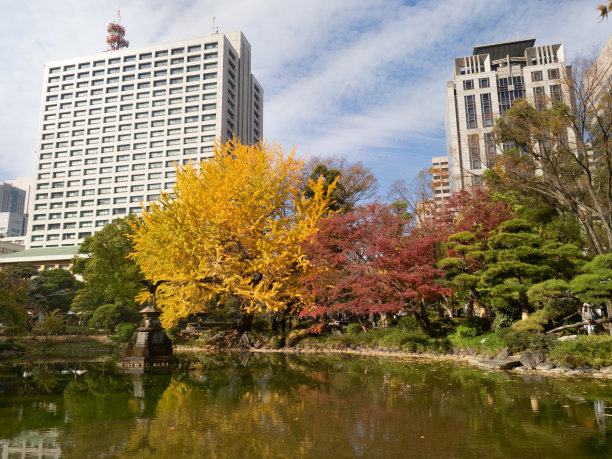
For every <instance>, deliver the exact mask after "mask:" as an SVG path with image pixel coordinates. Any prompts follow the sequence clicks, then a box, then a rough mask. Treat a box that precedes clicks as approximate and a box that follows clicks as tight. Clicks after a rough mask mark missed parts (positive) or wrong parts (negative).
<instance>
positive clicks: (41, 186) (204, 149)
mask: <svg viewBox="0 0 612 459" xmlns="http://www.w3.org/2000/svg"><path fill="white" fill-rule="evenodd" d="M213 148H214V147H213V146H212V145H208V146H204V147H201V148H200V152H201V153H211V152H212V151H213ZM197 153H198V149H197V148H196V147H192V148H185V149H183V154H184V155H193V154H197ZM180 154H181V150H179V149H175V150H166V152H165V156H167V157H171V156H179V155H180ZM163 156H164V152H163V151H157V152H151V153H149V157H150V158H157V157H163ZM105 159H106V158H105ZM80 161H81V160H75V161H70V162H68V161H58V162H55V163H53V168H54V169H59V168H63V167H67V166H68V167H79V166H80V165H81V162H80ZM100 162H101V163H104V162H114V161H100ZM171 163H172V162H170V166H172V164H171ZM88 164H90V163H88ZM91 164H95V162H93V161H92V162H91ZM148 164H149V166H148V169H157V168H159V167H163V165H162V163H161V162H158V161H155V162H150V163H148ZM51 165H52V164H51V163H40V164H39V169H40V170H45V169H51ZM86 165H87V164H86ZM170 166H169V165H168V164H166V167H170ZM140 169H147V163H135V164H131V165H130V164H126V165H119V166H115V172H125V171H129V170H132V171H135V170H140ZM112 172H113V168H112V167H111V166H107V167H100V168H99V169H98V168H91V169H82V170H81V169H73V170H69V171H68V173H67V176H68V177H78V176H80V175H94V174H96V173H100V174H109V173H112ZM59 174H60V173H59V172H57V171H56V172H54V178H60V177H61V176H60V175H59ZM39 177H44V173H40V174H39ZM42 180H44V178H42ZM37 186H39V188H38V189H45V188H48V186H45V184H43V183H40V184H38V185H37ZM68 186H76V184H72V185H70V184H69V185H68ZM58 187H60V185H58V186H56V187H52V188H58Z"/></svg>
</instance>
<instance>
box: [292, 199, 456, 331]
mask: <svg viewBox="0 0 612 459" xmlns="http://www.w3.org/2000/svg"><path fill="white" fill-rule="evenodd" d="M438 240H439V236H437V235H435V234H433V233H432V234H428V233H423V232H420V233H419V232H417V233H410V228H409V225H408V221H407V220H405V219H403V218H402V217H401V216H399V215H397V214H396V213H394V212H393V210H392V209H391V208H390V207H388V206H385V205H382V204H378V203H374V204H370V205H368V206H365V207H360V208H357V209H355V210H353V211H351V212H349V213H346V214H342V215H334V216H332V217H330V218H328V219H325V220H323V221H321V223H320V229H319V231H318V232H317V233H316V234H315V235H314V236H313V237H312V238H311V239H310V240H309V241H308V242H307V243H306V244H305V251H306V254H307V256H308V257H309V259H310V260H311V262H312V264H313V266H314V267H315V268H316V274H313V275H311V276H309V277H307V278H306V280H305V290H306V293H307V298H309V300H310V303H311V305H310V306H309V307H307V308H306V309H304V310H303V311H302V314H301V315H302V316H315V317H318V316H322V315H324V314H330V313H337V312H347V313H350V314H352V315H355V316H356V317H357V319H358V320H359V322H360V323H361V324H362V326H363V325H364V318H365V316H366V315H367V314H370V313H380V314H381V316H382V317H383V318H386V314H387V313H397V312H399V311H400V310H404V311H406V312H408V313H410V314H412V315H413V316H414V317H415V319H416V321H417V323H418V325H419V327H420V328H421V329H422V330H423V331H424V332H425V333H429V327H430V322H429V318H428V315H427V311H426V307H427V304H428V302H430V301H432V300H435V299H437V298H440V297H441V296H444V295H450V294H452V291H451V290H450V289H449V288H445V287H442V286H441V285H439V283H438V280H439V279H440V278H441V277H442V276H443V275H444V273H443V271H441V270H439V269H437V268H435V266H434V264H435V261H436V256H435V255H436V243H437V242H438ZM364 329H365V327H364Z"/></svg>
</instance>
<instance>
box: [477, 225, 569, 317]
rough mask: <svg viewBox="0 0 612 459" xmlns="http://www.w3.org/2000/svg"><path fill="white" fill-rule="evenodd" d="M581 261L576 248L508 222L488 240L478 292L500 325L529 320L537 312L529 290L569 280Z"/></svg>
mask: <svg viewBox="0 0 612 459" xmlns="http://www.w3.org/2000/svg"><path fill="white" fill-rule="evenodd" d="M579 260H580V250H579V249H578V248H577V247H576V246H574V245H572V244H559V243H558V242H555V241H547V240H545V239H544V238H542V236H541V235H540V234H538V233H537V232H536V231H535V230H534V229H533V227H532V226H531V225H530V224H529V223H528V222H526V221H525V220H521V219H514V220H509V221H507V222H504V223H502V224H501V225H499V228H498V230H497V231H495V233H494V234H492V236H491V237H490V238H489V250H487V251H486V252H485V253H484V264H485V268H484V270H483V272H482V275H481V279H480V283H479V288H481V289H482V291H483V292H486V293H487V294H488V295H489V297H490V299H491V306H492V307H493V309H495V312H496V314H497V316H498V321H500V322H511V321H514V320H516V319H519V318H521V317H522V318H527V317H528V315H529V313H530V312H532V311H533V309H534V306H533V304H531V303H530V301H529V297H528V295H527V292H528V290H529V289H530V288H531V287H532V286H533V285H534V284H537V283H539V282H543V281H546V280H548V279H555V278H558V279H568V278H570V277H571V276H572V275H573V273H574V272H575V271H576V269H577V265H578V263H579Z"/></svg>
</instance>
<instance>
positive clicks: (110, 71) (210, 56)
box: [47, 53, 218, 92]
mask: <svg viewBox="0 0 612 459" xmlns="http://www.w3.org/2000/svg"><path fill="white" fill-rule="evenodd" d="M217 57H218V55H217V53H207V54H204V60H208V61H212V60H216V59H217ZM200 60H201V56H200V55H195V56H189V57H188V58H187V64H190V63H194V62H199V61H200ZM168 64H169V65H171V66H172V65H180V64H185V59H184V58H182V57H179V58H174V59H171V60H170V61H168V60H161V61H155V63H151V62H147V63H142V64H139V65H138V68H137V67H136V65H124V66H123V67H110V68H107V69H100V70H93V71H91V72H90V71H89V70H88V71H85V72H77V73H69V74H64V75H63V76H62V77H61V78H60V76H49V77H48V78H47V82H48V83H59V82H60V81H72V80H75V79H76V80H81V79H85V78H91V77H99V76H103V75H114V74H118V73H131V72H136V71H140V70H148V69H154V68H160V67H166V66H168ZM200 68H203V69H204V70H206V69H212V68H217V62H209V63H205V64H204V65H203V66H202V67H200V64H194V65H188V66H187V68H186V71H187V72H193V71H197V70H200ZM158 72H164V74H167V70H159V71H156V72H155V73H158ZM182 72H183V67H182V66H181V67H175V68H172V69H171V70H170V74H173V73H182ZM139 77H140V75H139ZM49 88H59V86H49V87H48V89H47V92H50V89H49ZM69 88H70V86H69V85H64V86H62V89H69ZM56 90H57V89H56Z"/></svg>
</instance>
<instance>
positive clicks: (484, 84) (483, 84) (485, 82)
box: [478, 78, 489, 89]
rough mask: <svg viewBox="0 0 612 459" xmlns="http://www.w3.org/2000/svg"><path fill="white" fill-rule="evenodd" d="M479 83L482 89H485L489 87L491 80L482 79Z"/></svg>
mask: <svg viewBox="0 0 612 459" xmlns="http://www.w3.org/2000/svg"><path fill="white" fill-rule="evenodd" d="M478 83H479V85H480V89H485V88H488V87H489V79H488V78H480V79H479V80H478Z"/></svg>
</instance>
